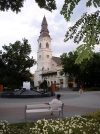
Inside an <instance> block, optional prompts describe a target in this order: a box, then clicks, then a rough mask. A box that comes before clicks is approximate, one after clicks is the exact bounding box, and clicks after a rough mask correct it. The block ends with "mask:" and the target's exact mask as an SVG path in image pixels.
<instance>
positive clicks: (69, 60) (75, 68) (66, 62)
mask: <svg viewBox="0 0 100 134" xmlns="http://www.w3.org/2000/svg"><path fill="white" fill-rule="evenodd" d="M76 59H77V53H76V52H69V53H68V54H67V53H64V54H62V55H61V61H62V65H63V69H62V72H63V73H65V74H68V75H69V79H70V78H71V79H73V78H75V81H76V83H77V84H82V85H83V86H85V87H94V86H100V84H99V83H100V53H93V57H91V58H90V60H87V59H84V60H83V61H82V63H81V64H74V63H75V60H76Z"/></svg>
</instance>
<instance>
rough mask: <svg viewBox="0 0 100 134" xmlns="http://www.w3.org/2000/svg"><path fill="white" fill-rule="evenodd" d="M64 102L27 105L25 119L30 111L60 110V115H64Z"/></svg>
mask: <svg viewBox="0 0 100 134" xmlns="http://www.w3.org/2000/svg"><path fill="white" fill-rule="evenodd" d="M63 106H64V103H63V104H52V105H47V104H36V105H25V119H26V116H27V114H29V113H44V112H49V113H51V112H52V111H53V112H58V113H59V116H60V115H62V117H63Z"/></svg>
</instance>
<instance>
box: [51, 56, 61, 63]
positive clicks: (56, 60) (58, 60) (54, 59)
mask: <svg viewBox="0 0 100 134" xmlns="http://www.w3.org/2000/svg"><path fill="white" fill-rule="evenodd" d="M52 60H53V61H55V62H56V63H57V65H61V58H60V57H55V56H52Z"/></svg>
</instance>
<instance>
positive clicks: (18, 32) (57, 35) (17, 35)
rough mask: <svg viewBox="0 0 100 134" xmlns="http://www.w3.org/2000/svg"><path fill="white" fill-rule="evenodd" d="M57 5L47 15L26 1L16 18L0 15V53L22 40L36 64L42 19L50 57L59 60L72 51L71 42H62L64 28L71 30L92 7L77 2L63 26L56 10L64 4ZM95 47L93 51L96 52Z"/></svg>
mask: <svg viewBox="0 0 100 134" xmlns="http://www.w3.org/2000/svg"><path fill="white" fill-rule="evenodd" d="M56 1H57V10H55V11H53V12H49V11H47V10H45V9H40V8H39V7H38V5H37V3H35V1H34V0H26V2H25V3H24V7H23V8H22V9H21V12H20V13H18V14H16V13H15V12H12V11H11V10H9V11H7V12H0V50H2V46H3V45H4V44H5V45H9V43H14V42H15V41H17V40H19V41H22V38H26V39H28V41H29V44H31V47H32V53H31V55H30V56H33V58H34V59H36V60H37V48H38V47H37V46H38V42H37V39H38V37H39V35H40V30H41V23H42V20H43V17H44V15H45V17H46V19H47V23H48V30H49V33H50V36H51V38H52V55H53V56H57V57H59V56H60V55H61V54H63V53H68V52H70V51H74V50H75V49H76V47H77V46H78V45H77V44H74V42H73V40H70V41H68V42H63V40H64V37H65V33H66V31H67V30H68V27H70V26H72V25H73V24H74V23H75V21H76V20H77V19H79V18H80V17H81V15H82V14H83V12H86V11H87V12H93V11H95V9H94V8H93V7H91V8H86V7H85V1H87V0H84V2H83V1H82V2H80V3H79V5H77V7H76V9H75V10H74V14H73V15H72V17H71V20H70V22H66V20H65V19H64V17H63V16H62V15H61V14H60V10H61V8H62V5H63V3H64V0H56ZM98 49H99V47H97V48H96V51H98ZM35 70H36V65H35V66H33V67H32V68H31V69H30V71H31V72H32V73H34V71H35Z"/></svg>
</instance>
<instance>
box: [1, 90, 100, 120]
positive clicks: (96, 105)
mask: <svg viewBox="0 0 100 134" xmlns="http://www.w3.org/2000/svg"><path fill="white" fill-rule="evenodd" d="M55 93H56V94H58V93H59V94H61V100H62V102H63V103H64V104H65V106H64V117H72V116H75V115H83V114H84V113H85V112H94V111H96V110H100V91H97V92H96V91H95V92H83V94H82V95H80V94H79V93H78V92H76V91H70V90H60V91H58V92H55ZM55 97H56V96H52V97H45V98H24V99H21V98H0V120H7V121H8V122H9V123H18V122H30V121H31V122H32V121H36V120H38V119H42V118H45V119H57V118H59V116H58V114H57V113H55V114H54V115H49V114H48V113H45V114H44V113H42V114H28V116H27V120H25V119H24V107H25V105H26V104H39V103H45V102H49V101H51V100H52V99H53V98H55Z"/></svg>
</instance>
